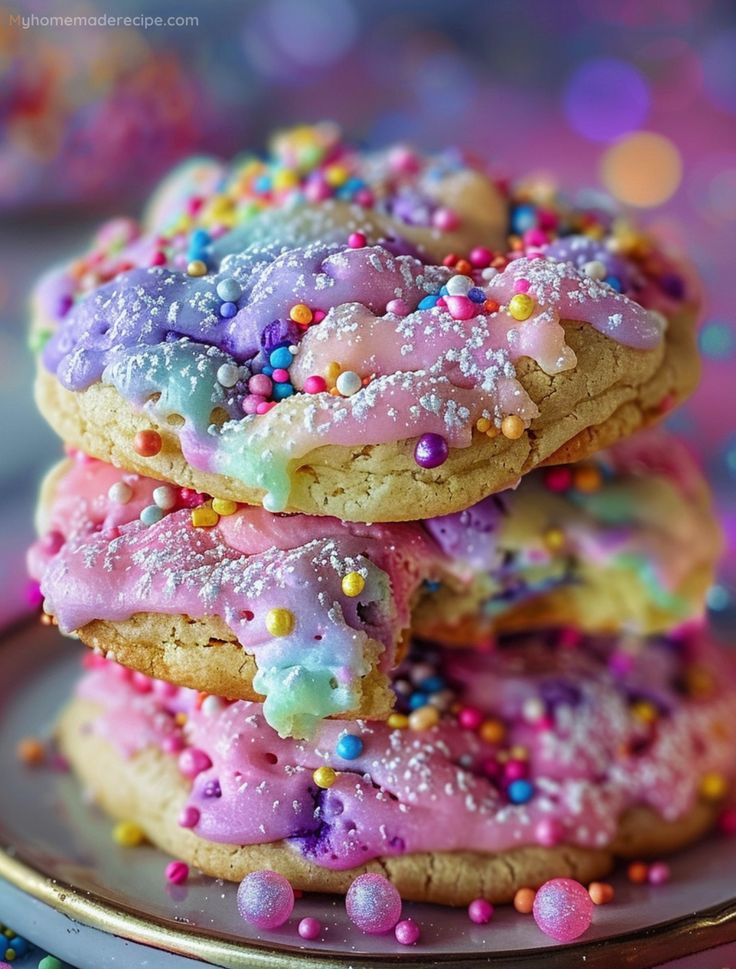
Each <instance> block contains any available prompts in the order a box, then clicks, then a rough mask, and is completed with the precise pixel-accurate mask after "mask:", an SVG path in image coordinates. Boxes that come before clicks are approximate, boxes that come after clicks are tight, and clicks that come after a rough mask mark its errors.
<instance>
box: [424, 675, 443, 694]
mask: <svg viewBox="0 0 736 969" xmlns="http://www.w3.org/2000/svg"><path fill="white" fill-rule="evenodd" d="M419 685H420V686H421V688H422V691H423V692H424V693H439V692H440V690H444V688H445V681H444V679H443V678H442V677H441V676H428V677H427V679H426V680H422V682H421V683H420V684H419Z"/></svg>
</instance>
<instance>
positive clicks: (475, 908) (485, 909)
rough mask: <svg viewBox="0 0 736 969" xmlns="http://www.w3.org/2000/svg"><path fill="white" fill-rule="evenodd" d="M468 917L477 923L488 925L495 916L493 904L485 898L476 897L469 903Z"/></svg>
mask: <svg viewBox="0 0 736 969" xmlns="http://www.w3.org/2000/svg"><path fill="white" fill-rule="evenodd" d="M468 918H469V919H470V921H471V922H475V924H476V925H487V924H488V923H489V922H490V921H491V919H492V918H493V906H492V905H491V903H490V902H488V901H486V899H485V898H475V899H473V901H472V902H471V903H470V905H468Z"/></svg>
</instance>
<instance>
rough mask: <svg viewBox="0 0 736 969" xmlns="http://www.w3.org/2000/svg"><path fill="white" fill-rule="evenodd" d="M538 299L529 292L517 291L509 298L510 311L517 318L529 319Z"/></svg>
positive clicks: (520, 319)
mask: <svg viewBox="0 0 736 969" xmlns="http://www.w3.org/2000/svg"><path fill="white" fill-rule="evenodd" d="M536 305H537V301H536V300H535V299H534V297H533V296H530V295H529V293H517V294H516V295H515V296H512V297H511V299H510V300H509V313H510V314H511V315H512V316H513V318H514V319H515V320H519V322H522V321H523V320H528V319H529V317H530V316H531V315H532V313H533V312H534V309H535V307H536Z"/></svg>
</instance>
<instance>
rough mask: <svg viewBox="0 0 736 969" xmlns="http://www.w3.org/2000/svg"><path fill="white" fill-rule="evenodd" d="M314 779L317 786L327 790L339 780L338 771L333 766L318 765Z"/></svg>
mask: <svg viewBox="0 0 736 969" xmlns="http://www.w3.org/2000/svg"><path fill="white" fill-rule="evenodd" d="M312 780H313V781H314V783H315V784H316V785H317V787H320V788H322V790H327V789H328V788H330V787H332V785H333V784H334V783H335V781H336V780H337V771H336V770H334V769H333V768H332V767H318V768H317V769H316V770H315V771H314V773H313V774H312Z"/></svg>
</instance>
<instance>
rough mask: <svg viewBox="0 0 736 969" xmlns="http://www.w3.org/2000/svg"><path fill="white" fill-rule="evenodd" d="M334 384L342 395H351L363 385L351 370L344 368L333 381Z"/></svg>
mask: <svg viewBox="0 0 736 969" xmlns="http://www.w3.org/2000/svg"><path fill="white" fill-rule="evenodd" d="M335 386H336V387H337V390H338V393H340V394H342V396H343V397H352V396H353V394H357V392H358V391H359V390H360V388H361V387H362V386H363V381H362V380H361V379H360V376H359V375H358V374H357V373H355V372H354V371H353V370H344V371H343V372H342V373H341V374H340V376H339V377H338V378H337V380H336V381H335Z"/></svg>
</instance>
